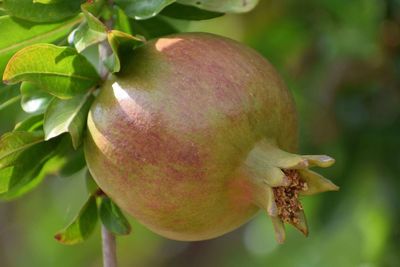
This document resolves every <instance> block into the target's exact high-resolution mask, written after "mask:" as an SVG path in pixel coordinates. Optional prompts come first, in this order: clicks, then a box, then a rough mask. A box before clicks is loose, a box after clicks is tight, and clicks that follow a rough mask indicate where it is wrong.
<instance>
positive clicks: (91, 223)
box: [54, 196, 98, 245]
mask: <svg viewBox="0 0 400 267" xmlns="http://www.w3.org/2000/svg"><path fill="white" fill-rule="evenodd" d="M97 219H98V217H97V205H96V198H95V197H94V196H90V197H89V199H88V200H87V202H86V204H85V205H84V206H83V207H82V209H81V210H80V212H79V214H78V215H77V216H76V217H75V219H74V220H73V221H72V222H71V223H70V224H69V225H68V226H67V227H66V228H65V229H63V230H61V231H60V232H58V233H57V234H56V235H55V236H54V238H55V239H56V240H57V241H58V242H60V243H62V244H64V245H75V244H78V243H81V242H83V241H85V240H86V239H87V238H88V237H89V236H90V235H91V234H92V232H93V231H94V229H95V227H96V223H97Z"/></svg>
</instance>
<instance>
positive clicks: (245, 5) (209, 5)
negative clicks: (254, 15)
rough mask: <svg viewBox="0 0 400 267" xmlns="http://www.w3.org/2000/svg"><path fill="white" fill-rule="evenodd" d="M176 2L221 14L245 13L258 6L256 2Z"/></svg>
mask: <svg viewBox="0 0 400 267" xmlns="http://www.w3.org/2000/svg"><path fill="white" fill-rule="evenodd" d="M177 2H178V3H181V4H184V5H191V6H196V7H198V8H201V9H205V10H209V11H216V12H222V13H242V12H247V11H250V10H252V9H253V8H254V7H255V6H256V5H257V4H258V0H246V1H243V0H177Z"/></svg>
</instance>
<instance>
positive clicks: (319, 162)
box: [246, 140, 339, 243]
mask: <svg viewBox="0 0 400 267" xmlns="http://www.w3.org/2000/svg"><path fill="white" fill-rule="evenodd" d="M334 162H335V160H334V159H333V158H331V157H329V156H326V155H297V154H292V153H288V152H286V151H283V150H281V149H279V148H278V146H277V145H275V144H274V143H269V142H267V141H266V140H263V141H261V142H260V143H258V144H257V145H256V146H255V148H254V149H253V150H252V151H251V153H250V154H249V156H248V158H247V160H246V168H247V172H248V173H250V176H251V177H252V179H253V180H254V184H255V186H256V192H257V193H256V194H255V202H256V204H257V205H258V206H260V208H262V209H264V210H265V211H266V212H267V214H268V215H269V216H270V218H271V220H272V222H273V225H274V230H275V237H276V240H277V241H278V242H279V243H282V242H283V241H284V240H285V228H284V223H289V224H291V225H293V226H294V227H296V228H297V229H298V230H299V231H300V232H302V233H303V234H304V235H308V227H307V222H306V218H305V215H304V211H303V206H302V204H301V203H300V199H299V198H300V196H303V195H313V194H317V193H321V192H325V191H336V190H338V189H339V188H338V187H337V186H336V185H335V184H333V183H332V182H331V181H330V180H328V179H326V178H324V177H323V176H321V175H320V174H318V173H316V172H314V171H311V170H310V169H309V168H311V167H323V168H325V167H329V166H331V165H332V164H333V163H334Z"/></svg>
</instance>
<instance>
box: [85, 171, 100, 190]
mask: <svg viewBox="0 0 400 267" xmlns="http://www.w3.org/2000/svg"><path fill="white" fill-rule="evenodd" d="M85 182H86V190H87V191H88V193H89V194H95V193H96V191H97V190H98V189H99V187H98V186H97V184H96V182H95V181H94V179H93V176H92V174H91V173H90V171H89V169H87V170H86V175H85Z"/></svg>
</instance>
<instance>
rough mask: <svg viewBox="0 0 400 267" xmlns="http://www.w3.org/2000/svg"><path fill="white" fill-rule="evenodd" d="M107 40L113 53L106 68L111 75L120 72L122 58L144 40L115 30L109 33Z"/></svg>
mask: <svg viewBox="0 0 400 267" xmlns="http://www.w3.org/2000/svg"><path fill="white" fill-rule="evenodd" d="M107 38H108V42H109V44H110V46H111V49H112V51H113V54H112V55H111V57H110V58H109V60H108V62H107V66H108V67H109V69H110V70H111V71H112V72H113V73H114V72H118V71H120V70H121V60H122V59H123V56H124V55H125V54H126V53H129V52H131V51H132V50H133V49H134V48H135V47H137V46H139V45H141V44H143V42H144V39H141V38H139V37H136V36H133V35H130V34H127V33H124V32H120V31H117V30H112V31H109V32H108V36H107Z"/></svg>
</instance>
